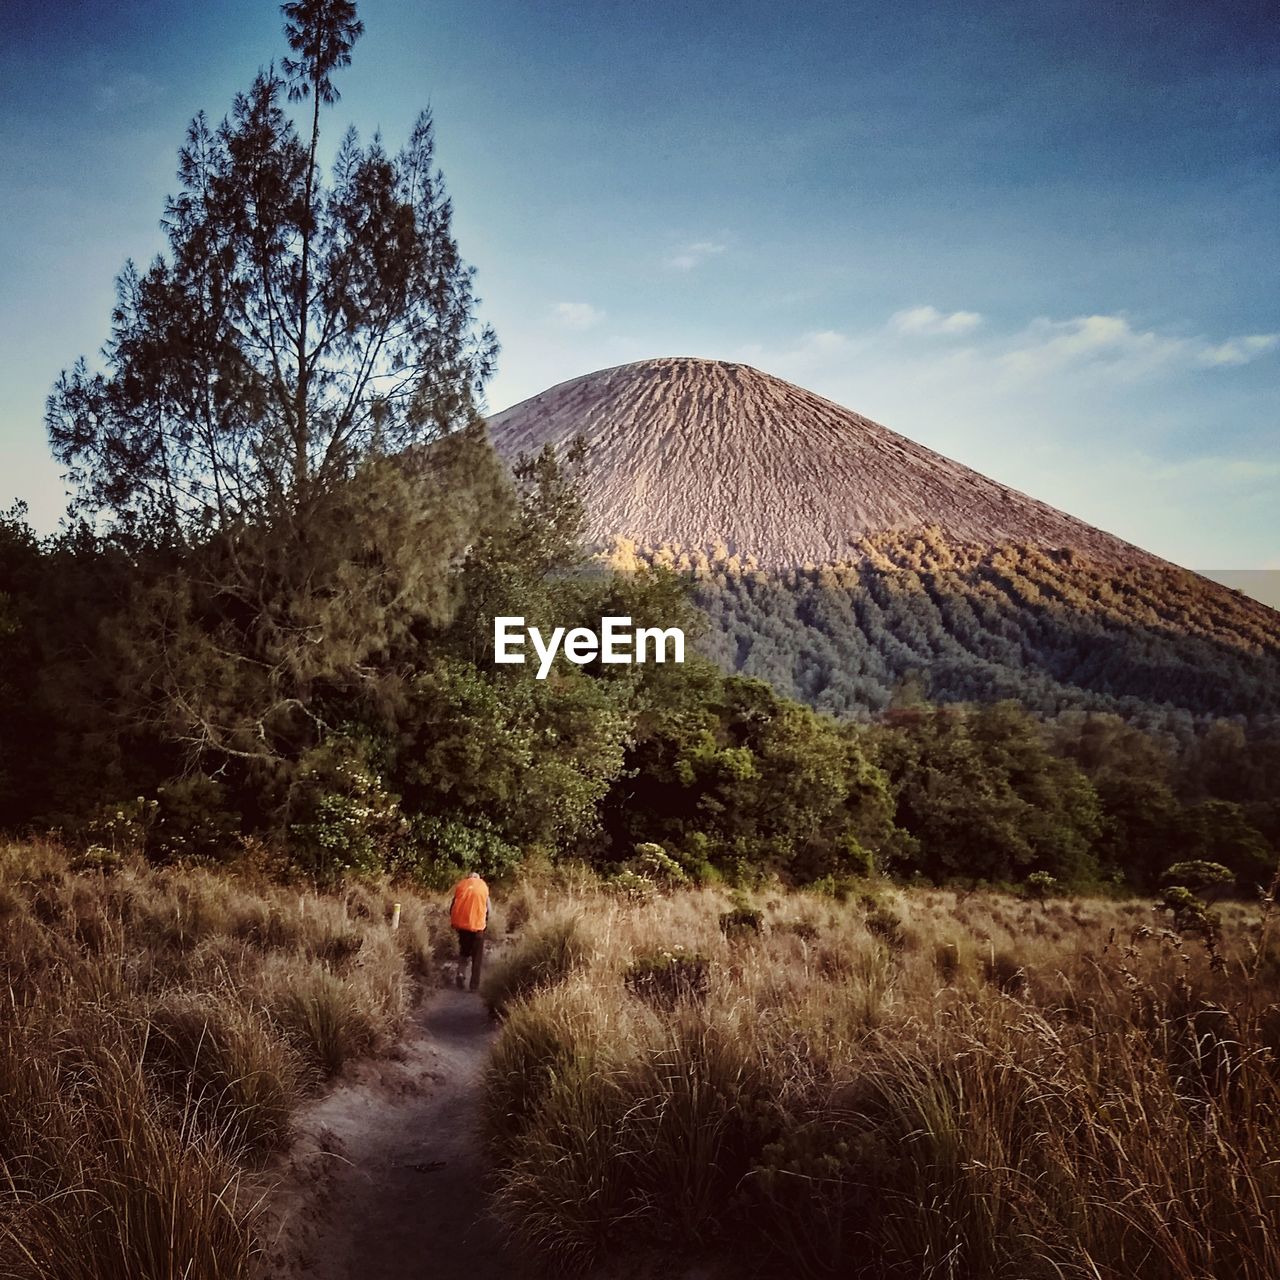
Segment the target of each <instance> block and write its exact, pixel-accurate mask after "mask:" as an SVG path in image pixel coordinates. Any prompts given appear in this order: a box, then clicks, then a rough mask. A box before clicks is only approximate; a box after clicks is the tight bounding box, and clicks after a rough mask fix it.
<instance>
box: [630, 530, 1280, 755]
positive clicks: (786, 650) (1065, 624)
mask: <svg viewBox="0 0 1280 1280" xmlns="http://www.w3.org/2000/svg"><path fill="white" fill-rule="evenodd" d="M860 550H861V551H862V553H863V554H862V557H861V558H859V559H858V560H856V561H855V562H851V563H847V564H834V565H824V566H821V567H818V568H804V569H783V570H770V571H763V570H758V569H745V568H744V567H743V566H742V564H741V563H740V562H738V561H736V559H735V558H734V557H731V556H720V557H712V558H711V559H710V560H709V561H705V560H704V561H703V562H701V563H695V562H693V561H691V559H690V557H688V556H686V557H685V563H686V564H688V566H689V570H688V571H689V573H690V575H691V577H692V578H693V581H694V584H695V600H696V602H697V604H698V605H699V607H700V608H702V609H703V610H704V611H705V613H706V614H707V616H708V619H709V623H710V625H709V628H708V633H707V639H706V644H705V648H706V651H707V653H708V654H709V656H711V657H713V658H714V659H715V660H716V661H717V662H718V663H720V664H721V665H722V666H723V667H725V669H726V670H730V671H734V672H736V673H738V674H741V675H745V676H751V677H755V678H757V679H763V680H767V681H768V682H769V683H770V684H772V685H773V686H774V688H776V689H777V690H778V691H779V693H780V694H782V695H783V696H785V697H788V698H795V699H798V700H801V701H804V702H807V703H809V704H810V705H812V706H814V707H816V708H818V709H819V710H822V711H826V712H829V713H831V714H835V715H838V716H842V717H854V718H858V719H865V718H866V717H867V716H868V715H871V716H874V715H878V714H882V713H883V712H885V711H888V710H891V709H893V710H900V709H903V708H904V707H906V706H908V705H910V702H911V700H912V698H913V697H915V698H917V699H919V698H921V697H924V696H927V697H928V698H929V699H932V700H933V701H935V702H941V703H950V702H962V703H969V702H998V701H1004V700H1008V699H1016V700H1017V701H1019V702H1021V703H1023V704H1024V705H1025V706H1027V707H1028V708H1029V709H1031V710H1033V711H1035V712H1036V713H1038V714H1040V715H1043V716H1045V717H1052V716H1056V715H1058V714H1060V713H1062V712H1064V711H1068V710H1072V711H1075V712H1088V711H1092V712H1110V713H1113V714H1117V715H1121V716H1123V717H1124V718H1125V719H1127V720H1131V721H1133V722H1135V723H1136V724H1138V725H1140V726H1141V727H1143V728H1147V729H1155V730H1160V731H1164V730H1167V729H1169V728H1173V727H1176V728H1177V729H1178V731H1179V732H1183V733H1187V734H1188V735H1189V733H1190V732H1191V731H1193V729H1194V726H1195V725H1196V724H1197V723H1201V724H1203V723H1204V722H1205V721H1206V720H1207V719H1208V718H1209V717H1213V716H1240V717H1250V718H1254V719H1255V720H1256V722H1257V723H1258V725H1259V727H1260V728H1263V729H1265V728H1266V726H1267V722H1268V719H1269V718H1273V717H1274V716H1275V715H1276V714H1277V712H1280V700H1278V698H1280V694H1278V691H1280V659H1277V656H1276V654H1277V649H1276V622H1275V614H1274V612H1272V611H1270V610H1268V609H1267V608H1266V607H1265V606H1264V605H1261V604H1258V603H1257V602H1255V601H1252V600H1249V599H1247V598H1246V597H1243V596H1240V595H1238V594H1236V593H1232V592H1229V591H1227V590H1225V589H1224V588H1222V587H1219V586H1217V585H1216V584H1212V583H1209V582H1207V581H1206V580H1205V579H1203V578H1199V577H1197V576H1196V575H1195V574H1192V573H1188V572H1186V571H1184V570H1179V569H1175V568H1173V567H1172V566H1167V565H1159V564H1156V563H1147V564H1143V563H1131V564H1128V565H1123V566H1119V565H1116V564H1115V563H1112V562H1104V561H1094V560H1092V559H1090V558H1089V557H1088V556H1085V555H1081V554H1079V553H1076V552H1073V551H1071V550H1068V549H1063V550H1060V551H1052V550H1048V549H1045V548H1037V547H1026V546H1005V547H995V548H993V547H991V546H989V545H972V546H968V545H961V544H954V543H948V542H947V541H946V540H945V539H943V538H942V536H941V535H940V534H939V532H938V531H937V530H936V529H934V530H923V531H921V532H919V533H898V532H895V533H885V534H882V535H878V536H876V537H872V538H868V539H866V540H864V542H863V545H862V547H861V548H860ZM647 554H648V556H649V558H650V559H664V558H665V559H670V558H671V554H670V552H669V550H668V549H664V548H660V547H659V548H652V549H650V551H649V552H648V553H647Z"/></svg>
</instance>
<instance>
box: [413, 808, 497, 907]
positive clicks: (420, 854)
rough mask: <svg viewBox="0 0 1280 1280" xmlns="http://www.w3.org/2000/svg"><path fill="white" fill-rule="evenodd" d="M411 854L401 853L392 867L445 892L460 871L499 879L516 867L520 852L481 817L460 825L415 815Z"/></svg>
mask: <svg viewBox="0 0 1280 1280" xmlns="http://www.w3.org/2000/svg"><path fill="white" fill-rule="evenodd" d="M411 844H412V852H406V853H402V854H401V855H400V856H399V858H398V859H396V860H395V862H394V863H393V864H392V865H393V868H394V869H395V870H396V871H398V872H402V873H405V874H408V875H410V876H412V877H414V878H415V879H417V880H419V881H420V882H421V883H422V884H424V885H429V886H431V887H433V888H438V889H446V888H449V887H451V885H452V884H453V882H454V881H455V880H456V879H457V878H458V876H459V875H460V874H461V873H462V872H464V871H475V872H478V873H479V874H480V875H481V876H482V877H483V878H484V879H485V880H490V881H492V880H500V879H502V878H503V877H504V876H508V875H510V874H511V872H512V871H514V870H515V868H516V867H517V866H519V864H520V858H521V855H520V850H519V849H518V848H517V847H516V846H515V845H512V844H508V843H507V842H506V841H505V840H504V839H503V838H502V835H501V834H500V833H499V831H498V829H497V827H496V826H495V825H494V824H493V823H492V822H490V821H488V820H487V819H484V818H480V819H476V820H474V821H470V822H461V821H459V820H457V819H456V818H434V817H425V816H419V817H416V818H414V819H413V839H412V842H411Z"/></svg>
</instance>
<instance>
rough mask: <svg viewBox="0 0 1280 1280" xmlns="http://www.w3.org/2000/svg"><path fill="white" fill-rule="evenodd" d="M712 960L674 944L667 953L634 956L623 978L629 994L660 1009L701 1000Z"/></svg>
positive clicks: (708, 977)
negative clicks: (680, 1002)
mask: <svg viewBox="0 0 1280 1280" xmlns="http://www.w3.org/2000/svg"><path fill="white" fill-rule="evenodd" d="M710 972H711V960H710V958H709V957H708V956H705V955H703V954H702V953H701V952H698V951H693V952H687V951H685V949H684V947H683V946H681V945H680V944H679V943H677V944H676V945H675V946H673V947H671V948H670V949H666V948H664V949H662V950H660V951H654V952H651V953H650V954H648V955H640V956H637V957H636V958H635V959H634V960H633V961H632V962H631V964H630V965H628V967H627V970H626V973H625V974H624V975H623V981H624V982H625V983H626V985H627V988H628V990H630V991H632V992H634V993H635V994H636V995H637V996H639V997H640V999H642V1000H645V1001H648V1002H649V1003H650V1004H653V1005H657V1006H659V1007H661V1008H670V1007H671V1006H673V1005H675V1004H677V1003H678V1002H679V1001H681V1000H701V999H702V998H703V997H704V996H705V995H706V994H707V987H708V983H709V981H710Z"/></svg>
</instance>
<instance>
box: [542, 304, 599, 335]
mask: <svg viewBox="0 0 1280 1280" xmlns="http://www.w3.org/2000/svg"><path fill="white" fill-rule="evenodd" d="M604 314H605V313H604V312H603V311H601V310H600V309H599V308H598V307H593V306H592V305H591V304H590V303H589V302H557V303H556V304H555V306H553V307H552V308H551V315H552V318H553V319H554V320H555V322H556V323H557V324H558V325H560V326H561V327H562V328H564V329H594V328H595V327H596V325H598V324H599V323H600V322H601V321H602V320H603V319H604Z"/></svg>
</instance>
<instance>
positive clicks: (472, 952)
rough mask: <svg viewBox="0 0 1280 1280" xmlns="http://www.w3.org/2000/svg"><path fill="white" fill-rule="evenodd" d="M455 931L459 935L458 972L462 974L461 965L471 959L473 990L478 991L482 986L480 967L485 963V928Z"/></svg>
mask: <svg viewBox="0 0 1280 1280" xmlns="http://www.w3.org/2000/svg"><path fill="white" fill-rule="evenodd" d="M454 933H456V934H457V935H458V960H459V962H460V966H459V969H458V972H459V974H461V972H462V969H461V965H465V964H466V962H467V961H468V960H470V961H471V990H472V991H476V990H478V989H479V987H480V967H481V965H483V964H484V930H483V929H455V930H454Z"/></svg>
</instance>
